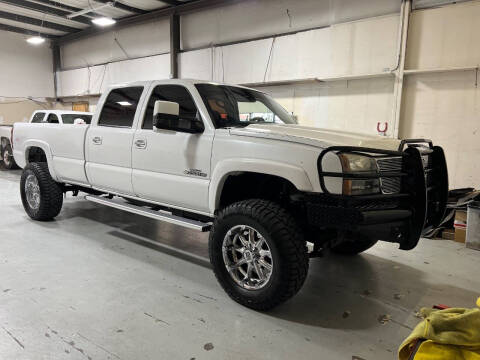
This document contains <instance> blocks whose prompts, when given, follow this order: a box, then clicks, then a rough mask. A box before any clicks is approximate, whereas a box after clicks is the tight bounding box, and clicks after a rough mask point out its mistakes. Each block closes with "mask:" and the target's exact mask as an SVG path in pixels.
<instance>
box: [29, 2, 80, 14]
mask: <svg viewBox="0 0 480 360" xmlns="http://www.w3.org/2000/svg"><path fill="white" fill-rule="evenodd" d="M35 2H37V3H42V4H45V5H49V6H51V7H55V8H57V9H62V10H66V11H70V12H76V11H79V10H82V9H80V8H77V7H75V6H70V5H65V4H63V3H62V2H60V1H54V0H35Z"/></svg>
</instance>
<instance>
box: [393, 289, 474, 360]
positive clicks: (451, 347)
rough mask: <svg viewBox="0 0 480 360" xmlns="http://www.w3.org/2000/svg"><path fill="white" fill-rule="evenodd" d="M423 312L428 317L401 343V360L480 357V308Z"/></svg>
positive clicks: (445, 359)
mask: <svg viewBox="0 0 480 360" xmlns="http://www.w3.org/2000/svg"><path fill="white" fill-rule="evenodd" d="M477 306H478V307H480V298H478V299H477ZM420 313H421V314H422V316H423V317H424V320H423V321H422V322H421V323H420V324H418V325H417V326H416V327H415V329H414V330H413V331H412V333H411V334H410V335H409V336H408V338H407V339H406V340H405V341H404V342H403V343H402V345H400V348H399V351H398V357H399V359H400V360H413V359H414V360H480V309H478V308H475V309H463V308H450V309H445V310H434V309H426V308H422V309H421V310H420Z"/></svg>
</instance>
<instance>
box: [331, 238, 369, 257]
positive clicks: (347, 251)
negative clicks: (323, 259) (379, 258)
mask: <svg viewBox="0 0 480 360" xmlns="http://www.w3.org/2000/svg"><path fill="white" fill-rule="evenodd" d="M377 242H378V240H371V239H369V238H366V237H358V238H356V239H355V240H353V239H352V240H347V241H345V242H342V243H341V244H339V245H337V246H334V247H332V248H331V251H332V252H333V253H335V254H339V255H350V256H352V255H357V254H360V253H362V252H364V251H366V250H368V249H370V248H371V247H373V246H374V245H375V244H376V243H377Z"/></svg>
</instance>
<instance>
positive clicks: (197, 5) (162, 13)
mask: <svg viewBox="0 0 480 360" xmlns="http://www.w3.org/2000/svg"><path fill="white" fill-rule="evenodd" d="M239 1H241V0H195V1H191V2H188V3H185V4H182V5H178V6H169V7H167V8H162V9H158V10H154V11H150V12H147V13H146V14H142V15H135V16H130V17H127V18H123V19H120V20H118V21H117V23H116V24H114V25H112V26H110V27H108V28H104V29H99V28H93V27H91V28H88V29H85V30H82V31H78V32H76V33H73V34H69V35H65V36H62V37H61V38H59V39H58V40H57V41H58V43H59V44H64V43H67V42H70V41H74V40H78V39H82V38H85V37H89V36H93V35H97V34H101V33H103V32H108V31H112V30H118V29H121V28H123V27H126V26H130V25H134V24H141V23H144V22H147V21H152V20H156V19H159V18H162V17H169V16H170V15H172V14H178V15H183V14H187V13H191V12H195V11H199V10H203V9H208V8H212V7H216V6H221V5H226V4H232V3H236V2H239Z"/></svg>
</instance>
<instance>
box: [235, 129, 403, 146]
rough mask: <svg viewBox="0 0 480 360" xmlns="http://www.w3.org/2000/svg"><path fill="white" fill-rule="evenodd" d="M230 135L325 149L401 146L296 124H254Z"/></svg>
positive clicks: (388, 140)
mask: <svg viewBox="0 0 480 360" xmlns="http://www.w3.org/2000/svg"><path fill="white" fill-rule="evenodd" d="M230 134H232V135H239V136H251V137H259V138H265V139H272V140H282V141H289V142H295V143H299V144H306V145H312V146H317V147H320V148H324V149H325V148H327V147H330V146H360V147H369V148H375V149H383V150H398V147H399V145H400V140H398V139H392V138H387V137H383V136H379V135H374V136H372V135H363V134H359V133H354V132H348V131H338V130H327V129H320V128H315V127H308V126H300V125H296V124H292V125H290V124H288V125H287V124H268V125H266V124H263V125H262V124H252V125H248V126H246V127H244V128H231V129H230Z"/></svg>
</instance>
